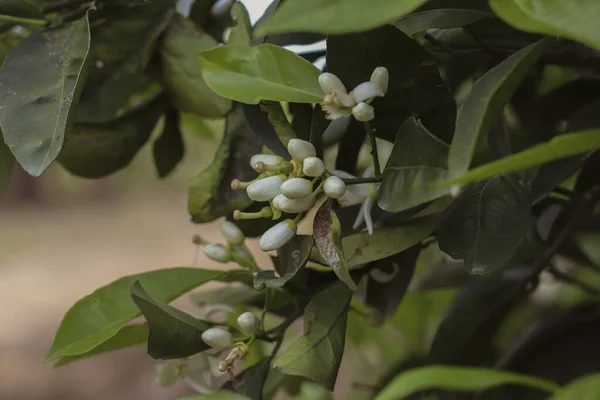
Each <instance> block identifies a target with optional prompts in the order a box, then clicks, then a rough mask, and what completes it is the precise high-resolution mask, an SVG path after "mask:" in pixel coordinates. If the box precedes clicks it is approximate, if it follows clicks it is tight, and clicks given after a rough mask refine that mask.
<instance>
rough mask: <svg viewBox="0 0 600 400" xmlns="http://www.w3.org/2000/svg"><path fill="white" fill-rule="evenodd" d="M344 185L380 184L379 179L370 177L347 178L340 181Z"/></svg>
mask: <svg viewBox="0 0 600 400" xmlns="http://www.w3.org/2000/svg"><path fill="white" fill-rule="evenodd" d="M342 181H344V183H345V184H346V185H358V184H359V183H380V182H381V178H376V177H370V178H348V179H342Z"/></svg>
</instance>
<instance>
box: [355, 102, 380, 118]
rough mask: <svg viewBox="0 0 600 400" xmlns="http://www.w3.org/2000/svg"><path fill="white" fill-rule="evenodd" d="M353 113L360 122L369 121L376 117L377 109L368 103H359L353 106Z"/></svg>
mask: <svg viewBox="0 0 600 400" xmlns="http://www.w3.org/2000/svg"><path fill="white" fill-rule="evenodd" d="M352 115H353V116H354V118H356V120H357V121H360V122H368V121H371V120H372V119H373V118H375V110H374V109H373V107H372V106H370V105H368V104H367V103H358V104H357V105H356V106H354V107H353V108H352Z"/></svg>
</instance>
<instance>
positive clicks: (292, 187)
mask: <svg viewBox="0 0 600 400" xmlns="http://www.w3.org/2000/svg"><path fill="white" fill-rule="evenodd" d="M312 186H313V185H312V182H311V181H309V180H307V179H304V178H291V179H288V180H287V181H285V182H283V183H282V184H281V194H283V195H284V196H285V197H287V198H288V199H299V198H300V197H305V196H308V195H309V194H311V193H312Z"/></svg>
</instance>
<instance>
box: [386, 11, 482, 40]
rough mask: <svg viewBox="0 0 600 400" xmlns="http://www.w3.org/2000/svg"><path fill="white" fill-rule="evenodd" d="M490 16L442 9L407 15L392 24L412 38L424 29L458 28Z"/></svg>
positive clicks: (474, 12) (477, 12)
mask: <svg viewBox="0 0 600 400" xmlns="http://www.w3.org/2000/svg"><path fill="white" fill-rule="evenodd" d="M490 16H491V15H490V14H489V13H485V12H481V11H476V10H464V9H455V8H442V9H437V10H428V11H421V12H416V13H413V14H409V15H407V16H405V17H403V18H400V19H399V20H398V21H396V22H394V23H393V25H394V26H395V27H396V28H398V29H400V30H401V31H402V32H404V33H406V34H407V35H409V36H412V35H414V34H416V33H419V32H422V31H424V30H426V29H432V28H433V29H452V28H460V27H462V26H465V25H469V24H471V23H473V22H477V21H479V20H481V19H484V18H489V17H490Z"/></svg>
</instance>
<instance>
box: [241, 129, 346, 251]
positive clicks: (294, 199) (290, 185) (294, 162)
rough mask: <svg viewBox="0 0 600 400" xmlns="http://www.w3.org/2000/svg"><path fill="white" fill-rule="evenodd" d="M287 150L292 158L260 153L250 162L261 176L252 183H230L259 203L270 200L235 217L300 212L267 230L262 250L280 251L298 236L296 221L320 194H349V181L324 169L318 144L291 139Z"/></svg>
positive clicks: (263, 238)
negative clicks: (315, 145)
mask: <svg viewBox="0 0 600 400" xmlns="http://www.w3.org/2000/svg"><path fill="white" fill-rule="evenodd" d="M287 150H288V152H289V153H290V155H291V156H292V159H291V160H290V161H288V160H285V159H284V158H283V157H279V156H275V155H271V154H257V155H254V156H253V157H252V158H251V160H250V165H251V166H252V168H254V170H255V171H256V172H258V173H259V174H260V175H259V176H258V177H257V178H256V179H255V180H253V181H251V182H240V181H239V180H237V179H235V180H233V182H231V188H232V189H234V190H243V189H245V190H246V193H247V194H248V197H250V198H251V199H252V200H254V201H257V202H269V205H268V206H265V207H264V208H263V209H262V210H260V211H259V212H255V213H244V212H241V211H239V210H236V211H235V212H234V213H233V218H234V219H236V220H240V219H254V218H272V219H274V220H277V219H279V218H281V216H282V215H283V213H286V214H298V215H297V217H296V218H295V219H285V220H284V221H281V222H279V223H277V224H276V225H275V226H273V227H272V228H270V229H269V230H267V231H266V232H265V233H264V234H263V235H262V237H261V239H260V248H261V249H262V250H263V251H270V250H277V249H279V248H280V247H282V246H283V245H285V244H286V243H287V242H289V241H290V240H291V239H292V238H293V237H294V236H295V235H296V230H297V222H298V221H299V220H300V218H301V217H302V216H303V215H304V213H305V212H306V211H308V210H310V209H311V208H312V207H313V206H314V205H315V202H316V199H317V196H318V195H319V194H320V193H322V192H324V193H325V194H326V195H327V196H329V197H331V198H334V199H339V198H341V197H342V196H343V195H344V194H345V193H346V184H345V183H344V181H343V180H342V179H340V178H339V177H337V176H333V175H330V174H329V173H328V172H327V171H326V170H325V164H324V163H323V160H321V159H320V158H319V157H317V151H316V149H315V147H314V146H313V145H312V144H311V143H309V142H307V141H305V140H301V139H291V140H290V141H289V143H288V146H287Z"/></svg>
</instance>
